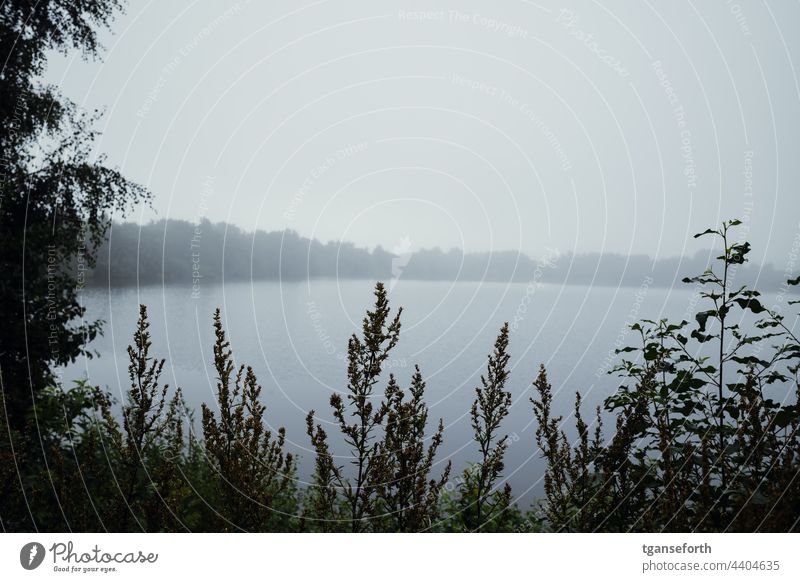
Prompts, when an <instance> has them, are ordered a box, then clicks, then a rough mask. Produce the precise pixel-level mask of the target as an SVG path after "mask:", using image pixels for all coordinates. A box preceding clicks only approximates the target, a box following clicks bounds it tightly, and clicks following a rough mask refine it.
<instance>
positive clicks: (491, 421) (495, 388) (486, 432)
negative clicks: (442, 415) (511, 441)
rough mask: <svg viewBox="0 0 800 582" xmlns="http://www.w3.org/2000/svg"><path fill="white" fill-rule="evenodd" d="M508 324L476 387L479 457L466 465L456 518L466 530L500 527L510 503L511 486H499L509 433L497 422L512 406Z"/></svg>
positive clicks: (474, 416)
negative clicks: (508, 386) (503, 431)
mask: <svg viewBox="0 0 800 582" xmlns="http://www.w3.org/2000/svg"><path fill="white" fill-rule="evenodd" d="M507 350H508V324H507V323H506V324H504V325H503V327H502V328H501V329H500V334H499V335H498V336H497V340H496V341H495V343H494V352H493V353H492V354H491V355H490V356H489V361H488V363H487V366H486V374H485V375H483V376H481V386H479V387H477V388H475V396H476V398H475V401H474V402H473V403H472V408H471V409H470V423H471V425H472V432H473V434H474V436H475V441H476V443H477V444H478V454H479V455H480V456H479V460H478V462H477V463H475V464H473V465H470V466H469V467H467V468H466V469H465V470H464V472H463V474H462V478H461V483H460V486H459V499H458V507H459V511H458V514H459V519H460V520H461V522H462V527H463V528H464V529H465V530H466V531H481V530H482V531H487V530H488V531H491V530H495V531H498V530H502V529H503V526H502V523H503V520H504V519H506V518H507V515H506V514H507V512H508V509H509V507H510V505H511V486H510V485H509V484H508V483H506V484H505V485H504V486H503V487H502V488H498V487H497V485H498V482H499V480H500V476H501V473H502V472H503V469H504V464H503V457H504V455H505V451H506V448H507V447H508V435H503V436H500V434H499V432H500V423H501V422H502V421H503V419H504V418H505V417H506V416H507V415H508V409H509V408H510V407H511V393H510V392H508V391H506V390H505V385H506V380H507V379H508V361H509V359H510V356H509V354H508V351H507Z"/></svg>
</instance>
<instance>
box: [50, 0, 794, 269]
mask: <svg viewBox="0 0 800 582" xmlns="http://www.w3.org/2000/svg"><path fill="white" fill-rule="evenodd" d="M422 11H424V12H422ZM797 22H800V5H798V4H797V3H791V4H790V3H776V4H768V3H765V2H738V1H737V2H731V1H719V2H713V3H689V2H670V3H651V2H647V1H645V2H626V3H612V4H610V5H608V6H604V5H602V4H599V3H596V2H567V3H564V4H549V3H535V2H528V1H524V0H515V1H509V2H504V3H502V4H497V3H487V2H471V1H464V0H459V1H458V2H456V1H451V2H443V1H438V0H429V1H427V2H408V3H398V2H384V1H376V0H369V1H366V0H359V1H349V2H327V1H316V2H306V3H298V2H295V1H270V2H264V3H261V2H245V1H241V2H238V3H228V4H226V5H224V6H223V5H222V4H221V3H212V2H202V3H201V2H178V1H174V2H173V1H170V2H154V1H150V2H132V3H131V4H130V6H129V7H128V10H127V14H125V15H124V16H122V17H120V18H119V19H118V20H117V21H116V22H115V24H114V26H113V29H114V31H115V33H114V34H113V35H112V34H110V33H109V34H108V35H107V36H106V37H105V40H104V45H105V48H106V51H105V57H104V59H103V60H102V62H90V63H85V62H83V61H82V60H81V55H80V54H68V55H63V56H59V57H57V58H54V59H53V60H52V63H51V67H50V70H49V72H48V76H47V80H48V81H49V82H52V83H54V84H57V85H59V86H61V88H62V89H63V91H64V93H65V94H66V95H68V96H70V97H72V98H73V99H74V100H75V101H77V102H78V103H79V104H81V105H83V106H84V107H87V108H95V107H99V108H103V109H104V115H103V116H102V117H101V118H100V119H99V121H98V123H97V128H98V129H99V130H100V131H102V132H103V135H102V137H101V138H100V139H99V140H98V153H105V154H107V155H108V160H109V163H110V164H112V165H115V166H119V167H120V168H122V170H123V171H124V173H125V174H126V175H127V176H129V177H131V178H132V179H135V180H137V181H139V182H141V183H143V184H145V185H147V186H148V187H149V188H150V189H151V190H152V192H153V195H154V200H153V206H152V209H148V208H142V209H141V210H140V211H139V212H138V213H137V214H136V215H135V216H132V217H128V218H130V219H133V220H135V221H139V222H142V223H145V222H148V221H150V220H151V219H153V218H176V219H184V220H189V221H192V222H196V221H199V220H201V219H203V218H209V219H211V220H213V221H226V222H229V223H232V224H236V225H238V226H239V227H241V228H243V229H245V230H248V231H252V230H255V229H263V230H268V231H282V230H284V229H292V230H294V231H296V232H298V233H299V234H300V235H302V236H304V237H309V238H314V239H318V240H322V241H350V242H353V243H354V244H356V245H359V246H365V247H374V246H376V245H381V246H382V247H383V248H384V249H386V250H388V251H390V252H391V251H392V250H393V249H395V248H402V249H405V250H409V249H410V250H411V251H413V250H416V249H421V248H433V247H440V248H444V249H450V248H457V249H461V250H464V251H487V250H493V251H503V250H516V251H522V252H524V253H526V254H528V255H530V256H533V257H539V256H542V255H544V254H546V253H547V252H549V251H547V249H557V250H558V252H559V253H587V252H598V253H621V254H648V255H650V256H651V257H654V258H661V257H670V256H679V255H693V254H694V253H695V252H696V251H697V249H698V245H699V243H697V242H695V241H693V240H692V239H691V235H692V234H693V233H695V232H698V231H700V230H704V229H705V228H706V227H708V226H713V225H715V224H716V223H718V222H719V221H720V220H722V219H726V218H733V217H738V218H741V219H743V220H744V221H745V225H744V228H742V229H740V232H739V236H742V237H743V238H747V239H748V240H750V241H751V242H752V243H753V246H754V252H753V259H754V261H756V262H768V261H769V262H773V263H774V264H775V266H776V268H777V269H778V270H779V271H783V270H784V269H786V268H787V265H788V264H789V263H792V264H793V261H794V260H795V259H794V258H793V257H795V256H796V252H797V242H796V241H797V240H798V239H797V237H798V229H799V228H800V225H799V224H798V222H799V221H800V212H798V211H799V210H800V196H798V184H800V167H798V164H797V163H796V160H797V157H798V153H799V152H798V144H797V135H798V130H799V129H800V118H799V116H798V112H799V111H800V89H799V85H798V80H797V75H796V71H795V66H794V62H795V60H796V59H797V57H798V55H800V38H798V37H797V35H795V34H793V32H794V26H793V25H794V24H796V23H797Z"/></svg>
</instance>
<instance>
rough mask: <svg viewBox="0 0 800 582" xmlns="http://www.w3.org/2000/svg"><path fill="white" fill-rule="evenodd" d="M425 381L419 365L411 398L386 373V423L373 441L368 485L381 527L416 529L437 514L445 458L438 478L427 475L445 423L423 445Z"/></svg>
mask: <svg viewBox="0 0 800 582" xmlns="http://www.w3.org/2000/svg"><path fill="white" fill-rule="evenodd" d="M424 392H425V381H424V380H423V379H422V374H421V372H420V371H419V367H417V368H416V369H415V372H414V375H413V377H412V379H411V389H410V393H411V398H410V399H408V400H405V394H404V393H403V391H402V390H401V389H400V387H399V386H398V385H397V381H396V380H395V377H394V375H390V376H389V384H388V386H387V387H386V401H385V402H384V403H383V416H384V418H385V428H384V436H383V439H382V440H381V441H380V442H379V443H378V446H377V449H376V455H375V465H376V466H375V469H374V471H373V472H372V475H371V483H370V486H371V487H372V488H374V489H375V491H376V496H377V498H378V503H377V507H376V514H377V518H378V519H379V520H380V521H382V522H385V523H383V524H382V525H381V527H380V529H381V530H382V531H395V532H415V531H425V530H428V529H431V528H432V527H433V525H434V524H435V523H436V521H437V520H438V518H439V505H440V501H439V500H440V495H441V492H442V488H443V487H444V485H445V483H447V478H448V477H449V475H450V467H451V465H450V462H448V463H447V464H446V465H445V467H444V471H443V472H442V475H441V476H440V477H439V478H438V479H430V478H429V476H430V474H431V473H432V471H433V465H434V461H435V458H436V451H437V450H438V448H439V446H440V445H441V444H442V433H443V432H444V424H443V422H442V420H441V419H439V426H438V427H437V429H436V432H435V433H434V434H433V436H432V437H431V442H430V445H428V446H427V448H426V446H425V428H426V425H427V423H428V406H427V405H426V404H425V402H424V401H423V399H422V398H423V395H424Z"/></svg>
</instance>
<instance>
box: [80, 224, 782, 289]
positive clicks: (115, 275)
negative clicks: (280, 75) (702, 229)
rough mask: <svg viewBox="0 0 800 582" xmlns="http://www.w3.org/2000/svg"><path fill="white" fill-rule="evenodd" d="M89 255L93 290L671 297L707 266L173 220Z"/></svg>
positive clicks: (753, 279)
mask: <svg viewBox="0 0 800 582" xmlns="http://www.w3.org/2000/svg"><path fill="white" fill-rule="evenodd" d="M96 251H97V252H96V257H97V264H96V267H95V268H94V270H93V272H92V273H91V275H90V276H89V277H87V280H88V281H89V284H90V285H99V286H107V285H109V284H110V285H111V286H127V285H137V284H139V285H150V284H162V283H166V284H177V285H187V286H191V285H192V284H193V283H194V284H197V283H198V282H199V280H202V281H203V282H220V281H223V280H224V281H242V280H244V281H248V280H277V279H282V280H303V279H308V278H324V277H329V278H343V279H369V280H393V279H403V280H420V281H454V280H459V281H492V282H508V281H516V282H523V283H530V282H539V283H557V284H562V283H565V284H592V285H609V286H617V285H623V286H640V285H642V284H647V285H648V286H656V287H672V286H674V285H676V284H678V283H680V280H681V277H680V273H682V272H687V271H688V272H699V271H702V270H703V269H704V268H705V266H706V265H707V264H708V261H709V260H710V259H712V258H713V257H711V256H710V255H709V251H708V250H701V251H698V252H696V253H695V254H694V255H693V256H691V257H670V258H663V259H658V260H654V259H653V258H651V257H649V256H647V255H644V254H634V255H622V254H615V253H604V254H600V253H586V254H575V253H572V252H570V251H568V250H565V249H555V248H546V249H542V251H541V253H540V254H539V256H536V257H533V256H529V255H526V254H524V253H521V252H518V251H499V252H463V251H461V250H459V249H449V250H442V249H439V248H433V249H418V248H416V247H415V246H414V245H413V241H410V240H408V239H406V240H401V241H398V244H397V245H396V246H394V247H393V248H392V249H385V248H382V247H380V246H378V247H376V248H374V249H367V248H363V247H358V246H356V245H354V244H353V243H350V242H341V241H331V242H321V241H319V240H315V239H309V238H306V237H304V236H301V235H300V234H298V233H297V232H295V231H291V230H286V231H273V232H266V231H256V232H247V231H245V230H242V229H240V228H239V227H237V226H234V225H231V224H226V223H223V222H218V223H212V222H211V221H209V220H204V221H202V222H201V223H198V224H195V223H191V222H188V221H184V220H172V219H169V220H164V219H162V220H159V221H156V222H150V223H149V224H146V225H139V224H136V223H129V222H128V223H116V224H114V225H113V227H112V228H111V230H110V234H109V236H108V238H107V239H106V241H105V242H104V243H102V245H101V246H100V247H99V248H97V249H96ZM787 277H788V274H787V273H784V272H783V271H782V270H780V269H776V268H775V267H773V266H772V265H771V264H766V265H758V264H747V265H743V266H742V267H741V268H740V269H739V270H738V271H737V273H736V282H737V283H738V284H747V285H753V284H756V283H757V284H758V286H759V288H761V289H764V290H777V289H780V288H781V287H782V286H783V285H784V284H785V282H786V279H787Z"/></svg>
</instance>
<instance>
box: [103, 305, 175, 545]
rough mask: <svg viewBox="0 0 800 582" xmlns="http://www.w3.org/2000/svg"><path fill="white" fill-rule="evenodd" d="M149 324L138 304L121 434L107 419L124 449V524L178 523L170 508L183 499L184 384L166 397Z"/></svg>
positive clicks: (158, 526)
mask: <svg viewBox="0 0 800 582" xmlns="http://www.w3.org/2000/svg"><path fill="white" fill-rule="evenodd" d="M149 328H150V322H149V321H148V319H147V308H146V307H145V306H144V305H140V306H139V319H138V322H137V327H136V331H135V332H134V334H133V345H130V346H128V358H129V360H130V363H129V365H128V379H129V380H130V383H131V385H130V389H129V390H128V393H127V399H126V402H125V404H123V406H122V429H123V430H122V433H123V434H119V431H118V430H117V429H116V427H115V426H114V424H112V423H108V430H109V432H110V433H111V435H112V443H113V445H114V448H115V450H117V451H118V452H119V455H120V459H119V462H120V470H119V471H118V472H117V474H116V476H115V477H116V480H117V483H118V484H119V487H120V490H121V492H122V496H121V497H120V500H119V508H118V518H117V519H118V522H119V523H120V524H122V529H124V530H129V529H131V528H132V529H141V530H144V531H163V530H165V529H176V528H178V527H179V521H177V522H176V520H179V518H178V517H177V516H176V515H175V514H174V511H173V509H172V508H173V507H176V506H177V505H178V504H180V502H181V499H180V497H181V486H180V479H179V473H178V469H177V461H179V460H180V457H181V455H182V454H183V452H184V447H185V441H184V417H185V415H186V413H185V406H184V404H183V396H182V394H181V389H180V388H178V389H176V390H175V393H174V394H173V396H172V397H171V398H168V393H169V385H167V384H164V385H161V383H160V378H161V372H162V371H163V369H164V360H163V359H161V360H159V359H156V358H154V357H152V356H151V355H150V348H151V346H152V342H151V341H150V331H149Z"/></svg>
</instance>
